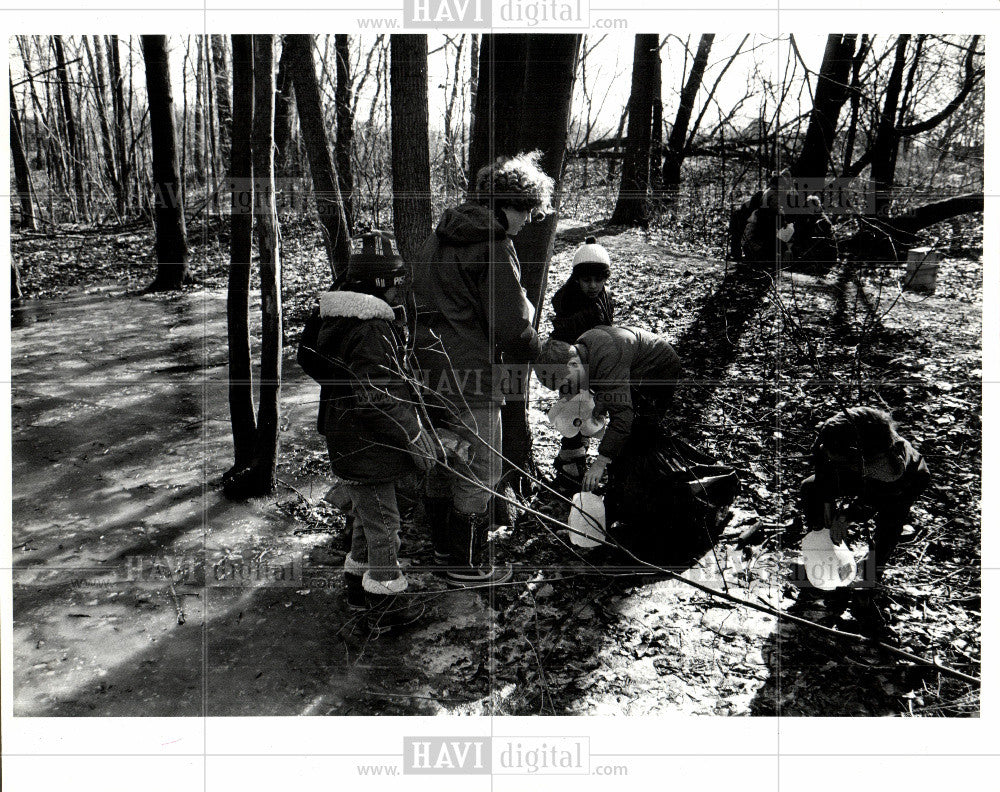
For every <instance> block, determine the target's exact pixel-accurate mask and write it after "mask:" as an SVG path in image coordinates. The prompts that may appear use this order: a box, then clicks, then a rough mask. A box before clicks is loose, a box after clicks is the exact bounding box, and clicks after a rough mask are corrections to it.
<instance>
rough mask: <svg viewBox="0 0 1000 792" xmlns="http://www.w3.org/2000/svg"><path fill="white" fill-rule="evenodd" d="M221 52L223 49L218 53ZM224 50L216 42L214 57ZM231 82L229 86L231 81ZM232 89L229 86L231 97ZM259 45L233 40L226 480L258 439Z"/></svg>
mask: <svg viewBox="0 0 1000 792" xmlns="http://www.w3.org/2000/svg"><path fill="white" fill-rule="evenodd" d="M216 47H217V49H216ZM221 47H222V44H221V41H220V42H216V41H215V37H213V49H214V51H219V50H221ZM227 82H228V81H227ZM228 90H229V86H228V85H226V91H227V92H228ZM253 96H254V75H253V40H252V37H251V36H247V35H234V36H233V107H232V114H231V115H230V117H229V123H230V124H232V127H231V128H232V129H233V131H234V132H235V135H234V136H233V138H232V139H231V149H230V153H231V157H230V163H231V164H230V170H229V182H230V185H231V189H232V214H231V215H230V217H231V220H230V222H231V230H230V242H229V244H230V257H229V261H230V264H229V293H228V295H227V300H226V323H227V327H228V335H229V416H230V421H231V423H232V427H233V451H234V456H235V464H234V465H233V467H232V468H231V469H230V470H229V471H228V473H227V474H226V478H228V477H229V476H232V475H233V474H234V473H237V472H238V471H240V470H242V469H244V468H246V467H248V466H249V465H250V461H251V459H252V457H253V447H254V441H255V438H256V436H257V419H256V416H255V414H254V406H253V372H252V369H251V366H250V325H249V318H248V317H249V312H250V257H251V255H252V251H253V214H254V213H253V206H254V194H253V181H252V177H253V165H252V159H251V153H250V133H251V130H252V129H253Z"/></svg>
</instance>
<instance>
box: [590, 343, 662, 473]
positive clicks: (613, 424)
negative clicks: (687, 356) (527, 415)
mask: <svg viewBox="0 0 1000 792" xmlns="http://www.w3.org/2000/svg"><path fill="white" fill-rule="evenodd" d="M576 344H577V347H578V348H579V349H580V360H581V362H583V364H584V365H585V366H586V368H587V372H588V377H589V383H590V391H591V393H593V394H594V404H595V407H594V413H595V414H597V415H599V414H603V413H607V414H608V415H609V416H610V420H609V422H608V428H607V429H606V430H605V432H604V438H603V439H602V440H601V444H600V446H599V447H598V449H597V450H598V452H599V453H601V454H603V455H604V456H606V457H609V458H611V459H614V458H615V457H616V456H618V454H619V453H620V452H621V450H622V447H623V446H624V445H625V441H626V440H628V436H629V434H630V433H631V431H632V420H633V418H634V417H635V409H634V405H633V402H632V390H633V388H642V387H643V385H644V384H647V385H649V384H657V385H663V384H665V385H667V386H668V387H669V384H670V383H672V382H674V381H676V379H677V378H678V376H679V375H680V371H681V361H680V357H678V355H677V353H676V352H675V351H674V348H673V347H672V346H670V344H669V343H667V340H666V339H665V338H663V337H662V336H658V335H656V334H655V333H651V332H649V331H648V330H641V329H639V328H638V327H604V326H601V327H595V328H594V329H593V330H588V331H587V332H586V333H584V334H583V335H581V336H580V337H579V338H578V339H577V342H576Z"/></svg>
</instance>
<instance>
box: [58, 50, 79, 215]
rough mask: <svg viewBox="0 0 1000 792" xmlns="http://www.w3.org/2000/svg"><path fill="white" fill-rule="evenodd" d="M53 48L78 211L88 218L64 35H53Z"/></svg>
mask: <svg viewBox="0 0 1000 792" xmlns="http://www.w3.org/2000/svg"><path fill="white" fill-rule="evenodd" d="M52 48H53V50H54V51H55V55H56V72H57V73H58V75H59V89H60V94H61V96H62V102H63V114H64V116H65V119H66V139H67V142H68V144H69V156H70V159H71V160H72V161H73V163H72V164H73V186H74V188H75V189H76V211H77V214H78V215H79V216H80V219H82V220H86V219H87V194H86V191H85V190H84V188H83V151H82V146H81V145H80V140H79V139H78V138H77V134H76V119H75V113H74V112H73V100H72V98H71V96H70V92H69V72H68V70H67V68H66V55H65V54H64V52H63V44H62V36H53V37H52Z"/></svg>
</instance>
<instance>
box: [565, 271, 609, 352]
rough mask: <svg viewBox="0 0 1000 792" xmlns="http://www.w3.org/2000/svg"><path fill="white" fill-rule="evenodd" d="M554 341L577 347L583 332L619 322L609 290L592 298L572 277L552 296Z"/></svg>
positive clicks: (605, 289) (602, 291)
mask: <svg viewBox="0 0 1000 792" xmlns="http://www.w3.org/2000/svg"><path fill="white" fill-rule="evenodd" d="M552 307H553V308H555V311H556V315H555V316H553V317H552V338H555V339H556V340H557V341H565V342H566V343H567V344H575V343H576V339H577V338H579V337H580V335H581V334H582V333H586V332H587V331H588V330H591V329H593V328H595V327H597V326H598V325H613V324H614V323H615V307H614V303H613V302H612V301H611V295H610V294H609V293H608V290H607V288H604V289H601V293H600V294H598V295H597V297H595V298H594V299H591V298H590V297H588V296H587V295H586V294H584V293H583V289H581V288H580V283H579V281H577V279H576V278H570V279H569V280H568V281H566V283H564V284H563V285H562V287H561V288H560V289H559V291H557V292H556V293H555V294H554V295H553V297H552Z"/></svg>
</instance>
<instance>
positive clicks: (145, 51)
mask: <svg viewBox="0 0 1000 792" xmlns="http://www.w3.org/2000/svg"><path fill="white" fill-rule="evenodd" d="M142 55H143V60H144V61H145V64H146V93H147V95H148V97H149V128H150V133H151V135H152V142H153V145H152V148H153V169H152V172H153V205H154V212H155V225H156V261H157V264H158V266H157V271H156V278H155V279H154V280H153V282H152V283H151V284H150V285H149V287H148V288H149V290H150V291H165V290H171V289H179V288H180V287H181V286H182V285H183V284H184V282H185V281H186V280H187V279H188V270H187V255H188V251H187V232H186V230H185V228H184V206H183V203H182V201H181V191H180V181H181V176H180V172H179V170H178V167H177V139H176V136H175V134H174V101H173V96H172V92H171V86H170V65H169V62H168V54H167V37H166V36H143V37H142Z"/></svg>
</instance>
